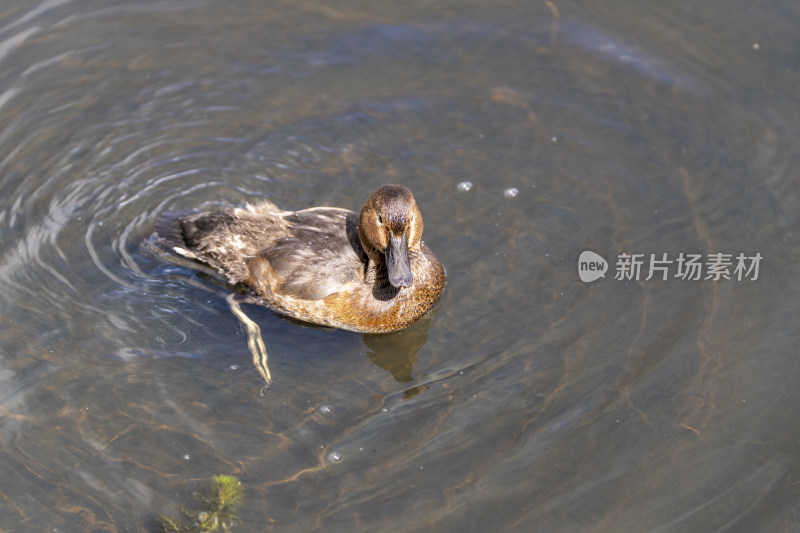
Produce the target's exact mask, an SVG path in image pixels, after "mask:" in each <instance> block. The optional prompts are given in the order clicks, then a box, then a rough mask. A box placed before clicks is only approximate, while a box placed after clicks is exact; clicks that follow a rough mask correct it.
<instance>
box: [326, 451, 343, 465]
mask: <svg viewBox="0 0 800 533" xmlns="http://www.w3.org/2000/svg"><path fill="white" fill-rule="evenodd" d="M341 460H342V454H340V453H339V452H331V453H329V454H328V461H330V462H332V463H338V462H339V461H341Z"/></svg>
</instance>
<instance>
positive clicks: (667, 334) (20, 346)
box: [0, 0, 800, 532]
mask: <svg viewBox="0 0 800 533" xmlns="http://www.w3.org/2000/svg"><path fill="white" fill-rule="evenodd" d="M548 6H549V7H548ZM798 23H800V9H799V8H797V7H796V6H795V5H794V3H792V2H787V1H783V2H772V3H769V4H758V3H756V4H752V3H745V2H733V3H731V2H726V3H722V2H711V3H706V4H703V5H696V4H688V3H686V4H684V3H678V4H675V3H670V4H664V5H658V6H650V5H639V4H638V3H634V2H613V3H606V4H605V5H603V6H596V5H595V4H594V3H586V2H568V3H563V2H558V3H556V4H545V3H542V4H536V3H530V2H513V1H509V2H499V3H498V2H492V3H489V2H485V3H481V2H467V3H465V2H452V3H450V2H436V3H426V2H412V3H404V4H402V5H395V6H389V5H386V4H374V3H358V2H348V3H344V4H339V5H336V6H333V5H328V4H327V3H317V2H313V1H310V2H300V3H288V2H287V3H279V4H272V5H264V3H263V2H236V3H229V2H214V1H199V2H180V3H179V2H156V3H153V2H108V1H103V2H93V1H86V2H80V3H78V2H69V1H67V0H63V1H59V0H53V1H43V2H41V3H38V4H35V5H34V4H30V3H27V2H7V3H6V4H5V5H4V6H3V8H2V10H0V139H1V140H2V142H0V287H2V291H0V312H1V313H2V321H0V381H2V387H1V388H0V391H1V392H0V454H1V456H2V461H0V510H1V512H0V529H3V530H8V531H21V530H25V531H86V530H91V531H156V530H158V526H157V524H156V522H155V517H156V515H157V514H158V513H166V514H169V515H172V516H177V515H178V514H179V512H178V507H179V506H181V505H183V504H185V503H186V502H187V501H189V500H190V499H191V494H192V491H194V490H196V489H198V488H200V487H202V486H203V485H204V483H206V482H207V481H208V480H209V479H210V478H211V477H212V476H214V475H217V474H231V475H235V476H237V477H238V478H239V479H241V481H242V483H243V487H244V489H245V500H244V503H243V505H242V507H241V512H240V514H241V519H242V523H241V525H240V526H239V527H238V529H239V530H241V531H264V530H274V531H393V532H394V531H430V530H436V531H532V530H540V531H578V530H580V531H716V530H736V531H741V530H745V531H779V530H782V531H791V530H800V507H798V504H797V502H798V501H800V485H798V483H797V480H798V477H800V454H798V451H797V436H798V429H800V424H799V422H800V421H799V419H798V414H797V405H798V401H800V392H799V391H800V387H798V378H800V362H798V359H797V357H796V356H795V354H796V351H795V350H796V346H797V344H798V341H800V329H799V328H798V326H797V322H798V320H797V318H798V301H800V300H799V299H798V287H800V285H798V270H797V266H796V265H797V264H798V259H800V257H798V246H797V239H798V236H800V224H798V215H797V213H798V212H800V210H799V209H798V207H800V195H799V194H798V188H797V183H798V180H797V178H798V171H797V168H798V167H800V165H798V163H800V148H798V147H800V143H799V142H798V140H799V139H798V137H800V105H798V102H797V87H798V84H799V83H800V71H799V70H798V68H799V66H800V61H798V54H797V40H796V37H795V35H796V28H797V26H798ZM394 182H402V183H405V184H406V185H408V186H409V187H410V188H411V189H412V191H414V194H415V196H416V198H417V201H418V203H419V206H420V209H421V211H422V213H423V216H424V217H425V235H424V239H425V241H426V243H427V244H428V245H429V246H430V247H431V248H432V249H433V250H434V251H435V252H436V253H437V255H438V256H439V258H440V259H441V261H442V262H443V263H444V265H445V266H446V269H447V275H448V286H447V290H446V292H445V295H444V296H443V298H442V300H441V302H440V304H439V306H438V308H437V310H436V313H435V314H434V315H433V316H432V317H431V318H430V320H426V321H424V322H423V323H420V324H417V325H415V326H413V327H412V328H410V329H409V330H407V331H404V332H400V333H397V334H392V335H387V336H369V335H367V336H362V335H356V334H353V333H346V332H341V331H330V330H326V329H317V328H309V327H304V326H300V325H297V324H294V323H292V322H289V321H286V320H284V319H282V318H280V317H277V316H276V315H274V314H273V313H272V312H270V311H269V310H267V309H261V308H256V307H253V306H247V308H246V311H247V312H248V314H249V315H250V316H251V317H252V318H253V319H255V320H256V321H257V322H258V323H259V324H260V325H261V328H262V331H263V332H264V336H265V340H266V342H267V347H268V350H269V352H270V368H271V370H272V373H273V377H274V378H275V380H276V383H275V385H274V386H273V388H272V390H270V391H269V393H268V394H267V395H265V396H261V395H259V390H260V382H259V379H260V378H259V375H258V373H257V371H256V370H255V369H254V368H253V367H252V365H251V363H250V355H249V353H248V351H247V346H246V336H245V334H244V331H243V330H242V329H241V328H240V326H239V324H238V321H237V320H236V318H235V317H234V316H232V315H231V313H230V312H229V311H228V309H227V306H226V304H225V302H224V296H225V295H226V293H227V292H226V289H225V288H224V286H222V285H220V284H219V283H218V282H217V281H216V280H215V279H214V278H213V277H209V276H208V275H206V274H198V273H197V272H196V270H194V269H193V268H191V266H190V265H187V264H184V263H175V262H174V261H170V260H169V257H168V255H167V254H165V253H164V252H163V251H161V250H160V249H159V248H158V247H157V246H156V245H155V244H154V242H153V238H152V232H153V226H154V223H155V220H156V218H157V216H158V214H159V213H161V212H163V211H165V210H169V209H183V208H201V209H209V208H214V207H219V206H230V205H239V204H242V203H244V202H247V201H253V200H257V199H259V198H269V199H271V200H272V201H274V202H276V203H277V204H278V205H280V206H282V207H285V208H303V207H308V206H311V205H335V206H341V207H348V208H351V209H359V208H360V205H361V204H362V203H363V201H364V199H365V198H366V197H367V195H368V194H369V193H370V192H371V191H372V190H373V189H374V188H375V187H377V186H379V185H381V184H383V183H394ZM465 183H469V184H470V185H469V186H467V185H465ZM584 250H592V251H594V252H596V253H598V254H599V255H601V256H602V257H604V258H605V259H607V260H608V261H609V271H608V272H607V273H606V277H605V279H599V280H597V281H595V282H592V283H583V282H581V281H580V279H579V277H578V274H577V258H578V256H579V255H580V253H581V252H582V251H584ZM714 252H723V253H730V254H733V255H734V256H735V255H737V254H739V253H744V254H746V255H747V256H753V255H755V254H756V253H759V254H761V256H762V257H763V260H762V262H761V264H760V271H759V278H758V279H757V280H755V281H753V280H752V279H744V280H742V281H737V280H736V279H732V280H728V281H726V280H722V281H718V282H714V281H712V280H700V281H688V280H681V279H674V277H673V278H672V279H670V280H668V281H663V280H661V279H660V278H659V277H658V276H657V277H655V278H654V279H651V280H650V281H645V280H644V277H645V276H644V275H643V276H642V277H641V279H639V280H638V281H637V280H629V281H625V280H616V279H614V275H615V260H616V258H617V256H618V255H619V254H621V253H643V254H645V256H646V257H648V258H649V255H650V254H657V256H658V257H659V258H660V257H661V254H663V253H667V254H668V255H669V257H671V258H673V259H674V258H676V257H677V256H678V255H679V254H680V253H684V254H688V253H700V254H703V255H704V256H705V255H707V254H710V253H714ZM674 266H675V265H673V267H674ZM673 272H674V271H673Z"/></svg>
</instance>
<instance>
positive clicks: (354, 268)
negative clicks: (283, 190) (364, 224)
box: [251, 207, 367, 300]
mask: <svg viewBox="0 0 800 533" xmlns="http://www.w3.org/2000/svg"><path fill="white" fill-rule="evenodd" d="M283 219H284V222H285V223H286V226H285V230H284V231H285V235H286V236H284V237H282V238H280V239H278V240H277V241H276V242H275V243H274V244H272V245H270V246H268V247H267V248H265V249H264V250H263V251H262V252H261V253H260V254H259V256H258V257H257V258H256V259H254V261H267V262H268V263H269V266H270V267H271V268H272V270H273V271H274V272H275V273H277V274H278V275H279V280H278V287H277V288H275V287H273V291H277V292H280V294H281V295H282V296H286V297H293V298H299V299H303V300H320V299H322V298H325V297H326V296H328V295H329V294H332V293H334V292H338V291H339V290H341V289H342V288H343V286H344V285H346V284H350V283H354V282H361V281H363V279H364V270H365V265H366V263H367V256H366V254H365V253H364V251H363V249H362V248H361V241H360V240H359V238H358V217H357V215H356V214H355V213H353V212H352V211H349V210H347V209H339V208H333V207H315V208H312V209H304V210H302V211H295V212H293V213H285V214H284V215H283ZM251 271H252V269H251Z"/></svg>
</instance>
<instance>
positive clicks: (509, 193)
mask: <svg viewBox="0 0 800 533" xmlns="http://www.w3.org/2000/svg"><path fill="white" fill-rule="evenodd" d="M518 194H519V189H517V188H516V187H509V188H508V189H506V190H504V191H503V196H505V197H506V198H514V197H515V196H517V195H518Z"/></svg>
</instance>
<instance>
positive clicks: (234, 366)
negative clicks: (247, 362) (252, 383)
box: [228, 365, 239, 370]
mask: <svg viewBox="0 0 800 533" xmlns="http://www.w3.org/2000/svg"><path fill="white" fill-rule="evenodd" d="M228 368H229V369H231V370H239V365H231V366H229V367H228Z"/></svg>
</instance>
